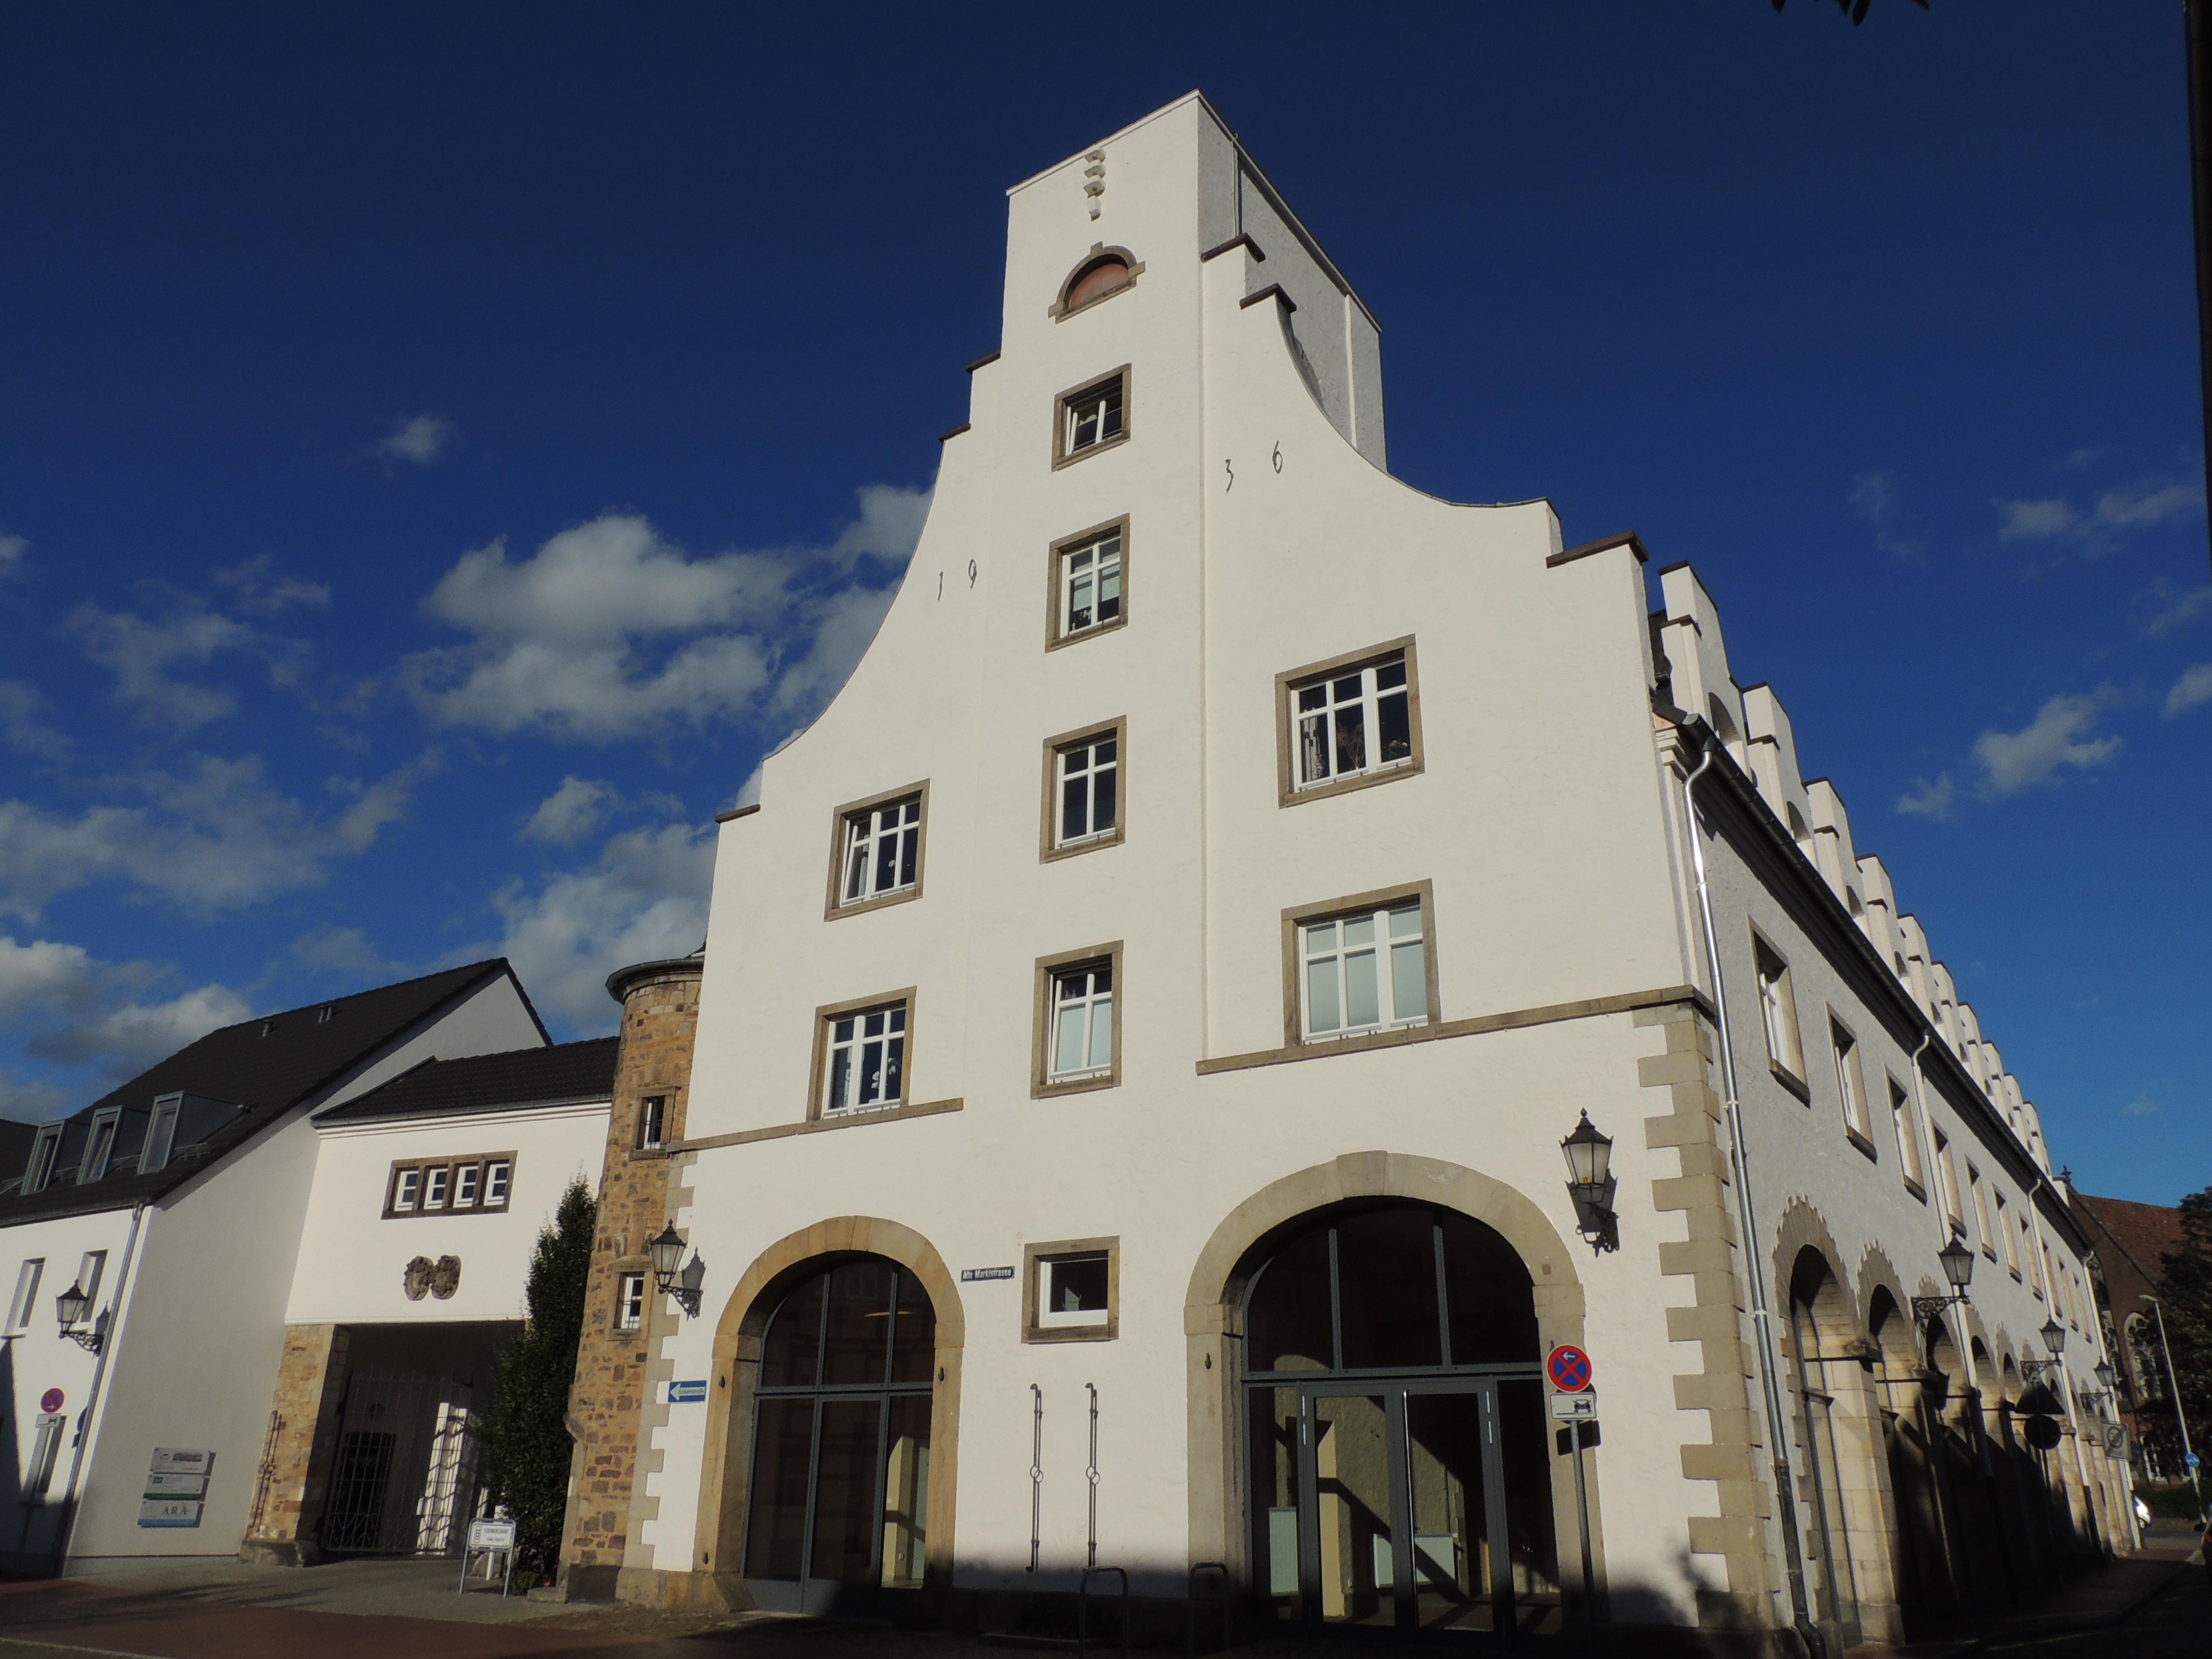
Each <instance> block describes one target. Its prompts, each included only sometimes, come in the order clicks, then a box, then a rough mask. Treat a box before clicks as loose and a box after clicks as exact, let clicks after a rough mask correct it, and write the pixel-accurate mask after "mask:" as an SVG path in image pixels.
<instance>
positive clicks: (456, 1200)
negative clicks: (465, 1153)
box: [453, 1164, 483, 1210]
mask: <svg viewBox="0 0 2212 1659" xmlns="http://www.w3.org/2000/svg"><path fill="white" fill-rule="evenodd" d="M482 1182H483V1165H482V1164H457V1165H455V1166H454V1169H453V1207H454V1208H455V1209H457V1210H472V1209H474V1208H475V1207H476V1203H477V1192H478V1190H479V1188H480V1185H481V1183H482Z"/></svg>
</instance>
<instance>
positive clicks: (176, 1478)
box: [146, 1469, 208, 1498]
mask: <svg viewBox="0 0 2212 1659" xmlns="http://www.w3.org/2000/svg"><path fill="white" fill-rule="evenodd" d="M207 1480H208V1478H207V1476H205V1475H204V1474H164V1473H163V1472H162V1471H161V1470H160V1469H150V1470H149V1471H148V1472H147V1474H146V1496H147V1497H149V1498H205V1497H206V1496H207Z"/></svg>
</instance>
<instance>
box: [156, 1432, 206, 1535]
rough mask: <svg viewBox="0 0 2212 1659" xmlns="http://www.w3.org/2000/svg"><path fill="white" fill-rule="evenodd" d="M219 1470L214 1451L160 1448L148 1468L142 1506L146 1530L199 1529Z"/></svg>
mask: <svg viewBox="0 0 2212 1659" xmlns="http://www.w3.org/2000/svg"><path fill="white" fill-rule="evenodd" d="M214 1470H215V1454H214V1453H213V1452H211V1451H193V1450H187V1449H181V1448H179V1447H175V1446H156V1447H155V1449H154V1456H153V1460H152V1462H150V1463H149V1465H148V1466H147V1469H146V1485H145V1487H144V1489H143V1493H142V1495H141V1497H140V1499H139V1504H138V1524H139V1525H140V1526H142V1527H197V1525H199V1523H200V1516H201V1514H202V1512H203V1511H204V1510H205V1509H206V1507H207V1488H208V1476H209V1475H210V1474H212V1473H214Z"/></svg>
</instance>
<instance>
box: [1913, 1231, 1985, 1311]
mask: <svg viewBox="0 0 2212 1659" xmlns="http://www.w3.org/2000/svg"><path fill="white" fill-rule="evenodd" d="M1936 1260H1937V1261H1940V1262H1942V1265H1943V1277H1944V1278H1945V1279H1947V1280H1948V1281H1949V1283H1950V1286H1951V1294H1950V1295H1948V1296H1916V1297H1913V1298H1912V1322H1913V1323H1914V1324H1916V1325H1924V1324H1926V1323H1927V1322H1929V1320H1931V1319H1933V1318H1935V1317H1936V1316H1937V1315H1938V1314H1940V1313H1942V1312H1943V1310H1945V1309H1947V1308H1963V1307H1965V1306H1966V1304H1967V1302H1968V1301H1969V1300H1970V1299H1971V1298H1969V1297H1968V1296H1967V1295H1966V1286H1967V1285H1971V1284H1972V1283H1973V1282H1974V1252H1973V1249H1972V1246H1971V1245H1969V1244H1968V1243H1966V1240H1965V1239H1963V1238H1954V1239H1953V1240H1952V1241H1951V1242H1950V1243H1948V1244H1946V1245H1945V1246H1944V1247H1943V1248H1942V1249H1940V1250H1938V1251H1937V1252H1936Z"/></svg>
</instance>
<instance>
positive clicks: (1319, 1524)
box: [1253, 1376, 1560, 1633]
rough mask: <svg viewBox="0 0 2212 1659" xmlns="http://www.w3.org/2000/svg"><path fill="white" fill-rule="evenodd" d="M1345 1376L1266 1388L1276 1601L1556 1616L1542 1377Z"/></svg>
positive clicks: (1525, 1619)
mask: <svg viewBox="0 0 2212 1659" xmlns="http://www.w3.org/2000/svg"><path fill="white" fill-rule="evenodd" d="M1343 1387H1344V1385H1343V1384H1341V1383H1333V1384H1332V1383H1310V1384H1307V1385H1305V1386H1304V1387H1303V1388H1281V1389H1265V1390H1256V1391H1255V1399H1254V1406H1255V1410H1254V1413H1253V1423H1254V1428H1255V1431H1256V1432H1257V1433H1259V1434H1261V1435H1264V1436H1265V1437H1266V1441H1265V1443H1263V1444H1262V1445H1261V1447H1260V1448H1258V1449H1259V1450H1260V1452H1261V1473H1262V1476H1263V1480H1264V1479H1265V1478H1266V1476H1267V1474H1268V1472H1269V1470H1270V1468H1272V1472H1273V1480H1268V1481H1267V1487H1268V1490H1267V1492H1266V1493H1265V1495H1266V1496H1267V1498H1268V1499H1269V1502H1268V1504H1267V1506H1266V1507H1267V1516H1266V1523H1265V1545H1264V1549H1265V1555H1266V1559H1267V1583H1268V1590H1269V1597H1270V1600H1271V1601H1273V1603H1274V1605H1275V1606H1276V1607H1277V1608H1278V1609H1279V1611H1281V1612H1283V1613H1287V1614H1289V1615H1290V1616H1291V1617H1292V1618H1295V1619H1299V1620H1304V1621H1306V1622H1310V1623H1318V1624H1323V1625H1346V1626H1370V1627H1383V1628H1390V1629H1397V1630H1424V1631H1458V1632H1504V1631H1519V1632H1524V1633H1528V1632H1551V1631H1556V1630H1557V1629H1558V1628H1559V1605H1560V1602H1559V1569H1558V1562H1557V1556H1556V1552H1555V1550H1554V1548H1553V1535H1552V1504H1551V1486H1550V1475H1549V1470H1548V1468H1547V1461H1548V1460H1547V1448H1546V1446H1545V1444H1544V1439H1543V1435H1544V1428H1545V1425H1544V1423H1543V1420H1542V1418H1541V1412H1542V1406H1543V1402H1542V1398H1541V1387H1540V1385H1539V1384H1538V1383H1536V1382H1535V1380H1534V1379H1533V1378H1520V1377H1510V1376H1500V1377H1486V1378H1480V1379H1476V1378H1466V1379H1460V1378H1454V1379H1449V1380H1447V1379H1443V1378H1421V1379H1407V1380H1406V1381H1402V1382H1399V1381H1392V1382H1389V1383H1383V1384H1380V1385H1375V1384H1369V1385H1364V1386H1363V1387H1362V1389H1361V1391H1360V1392H1358V1393H1345V1392H1339V1391H1338V1390H1340V1389H1342V1388H1343ZM1523 1395H1526V1398H1525V1399H1524V1398H1523V1397H1522V1396H1523ZM1523 1419H1527V1420H1523Z"/></svg>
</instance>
